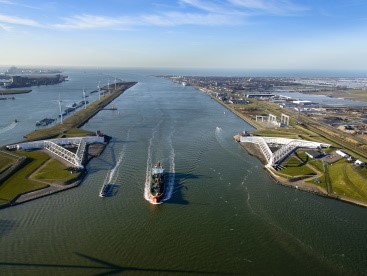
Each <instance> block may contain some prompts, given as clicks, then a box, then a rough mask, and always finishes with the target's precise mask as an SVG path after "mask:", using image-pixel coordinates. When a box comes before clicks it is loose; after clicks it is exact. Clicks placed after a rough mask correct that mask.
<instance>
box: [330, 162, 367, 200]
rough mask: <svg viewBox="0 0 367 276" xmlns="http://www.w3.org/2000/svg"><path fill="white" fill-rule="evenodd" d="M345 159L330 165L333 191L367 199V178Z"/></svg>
mask: <svg viewBox="0 0 367 276" xmlns="http://www.w3.org/2000/svg"><path fill="white" fill-rule="evenodd" d="M353 166H354V165H352V164H350V163H348V162H347V161H346V160H345V159H341V160H340V161H338V162H335V163H334V164H332V165H330V166H329V175H330V181H331V185H332V188H333V191H334V192H335V193H336V194H338V195H343V196H348V197H351V198H355V199H360V200H367V187H366V179H365V178H364V177H362V176H361V175H360V174H358V173H357V172H356V171H355V170H354V169H353Z"/></svg>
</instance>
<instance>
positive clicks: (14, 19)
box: [0, 14, 40, 27]
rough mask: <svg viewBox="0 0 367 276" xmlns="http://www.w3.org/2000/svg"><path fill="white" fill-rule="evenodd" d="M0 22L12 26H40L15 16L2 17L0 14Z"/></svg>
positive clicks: (33, 21)
mask: <svg viewBox="0 0 367 276" xmlns="http://www.w3.org/2000/svg"><path fill="white" fill-rule="evenodd" d="M0 22H2V23H7V24H14V25H24V26H32V27H39V26H40V24H39V23H38V22H37V21H35V20H33V19H27V18H21V17H17V16H9V15H2V14H0Z"/></svg>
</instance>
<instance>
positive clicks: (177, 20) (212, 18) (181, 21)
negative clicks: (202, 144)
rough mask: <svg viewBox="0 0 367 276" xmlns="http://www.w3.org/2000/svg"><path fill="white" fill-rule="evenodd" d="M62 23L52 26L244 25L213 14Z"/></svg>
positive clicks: (76, 18)
mask: <svg viewBox="0 0 367 276" xmlns="http://www.w3.org/2000/svg"><path fill="white" fill-rule="evenodd" d="M63 19H64V22H63V23H59V24H54V25H52V27H54V28H58V29H106V28H109V29H121V28H131V27H136V26H161V27H162V26H178V25H203V26H218V25H235V24H241V23H244V22H242V21H241V18H240V17H233V16H228V15H224V14H215V13H208V14H202V13H183V12H166V13H161V14H151V15H148V14H147V15H140V16H136V17H132V16H123V17H107V16H98V15H90V14H83V15H76V16H73V17H68V18H63Z"/></svg>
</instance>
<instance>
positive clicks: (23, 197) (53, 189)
mask: <svg viewBox="0 0 367 276" xmlns="http://www.w3.org/2000/svg"><path fill="white" fill-rule="evenodd" d="M124 84H125V85H124V86H122V87H120V89H116V90H114V91H113V92H112V93H111V94H109V95H108V97H106V98H105V99H102V101H101V102H99V103H98V104H97V105H96V106H95V107H94V109H93V110H92V111H91V113H90V114H87V116H85V117H84V118H83V120H82V121H79V122H77V123H76V124H74V125H73V126H72V127H75V128H80V127H82V126H83V125H84V124H85V123H87V122H88V121H89V120H90V119H91V118H93V117H94V116H95V115H96V114H98V113H99V112H100V111H101V110H103V108H104V107H106V106H107V105H108V104H110V103H111V102H112V101H113V100H115V99H116V98H118V97H119V96H120V95H121V94H123V93H124V92H125V91H126V90H127V89H129V88H131V87H132V86H134V85H135V84H137V82H126V83H124ZM75 115H76V116H78V112H77V113H75V114H73V115H72V116H75ZM69 118H70V117H69ZM72 127H70V128H72ZM29 134H30V133H28V134H27V135H29ZM60 134H62V132H59V133H58V135H60ZM48 138H50V137H38V139H36V140H43V139H48ZM110 140H111V137H110V136H108V135H105V142H104V143H98V144H90V145H88V148H87V150H86V162H85V165H87V164H88V163H89V162H90V160H91V159H93V158H94V157H98V156H99V155H101V154H102V153H103V151H104V150H105V148H106V147H107V145H108V144H109V142H110ZM2 147H3V146H2ZM14 173H16V172H14ZM12 174H13V172H12ZM87 174H88V171H87V170H86V169H84V171H83V172H82V173H81V174H80V175H79V176H78V177H77V178H76V179H75V181H73V182H72V183H70V184H67V183H64V184H47V186H46V187H43V188H40V189H36V190H33V191H29V192H25V193H20V194H18V195H17V196H15V198H13V199H12V200H10V201H9V202H7V203H4V204H0V209H3V208H7V207H12V206H16V205H19V204H23V203H26V202H29V201H32V200H35V199H38V198H42V197H45V196H48V195H52V194H56V193H59V192H62V191H65V190H69V189H72V188H75V187H78V186H79V185H80V184H81V183H82V182H83V180H84V178H85V177H86V176H87Z"/></svg>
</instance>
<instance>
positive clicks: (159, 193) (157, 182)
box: [149, 162, 165, 203]
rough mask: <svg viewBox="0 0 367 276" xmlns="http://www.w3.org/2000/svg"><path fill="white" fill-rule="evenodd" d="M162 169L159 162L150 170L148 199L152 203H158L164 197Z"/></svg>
mask: <svg viewBox="0 0 367 276" xmlns="http://www.w3.org/2000/svg"><path fill="white" fill-rule="evenodd" d="M164 175H165V173H164V169H163V168H162V166H161V164H160V162H158V164H157V165H155V166H154V167H153V168H152V178H151V183H150V192H149V199H150V201H151V202H152V203H158V202H160V201H161V200H162V199H163V197H164V191H165V187H164Z"/></svg>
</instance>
